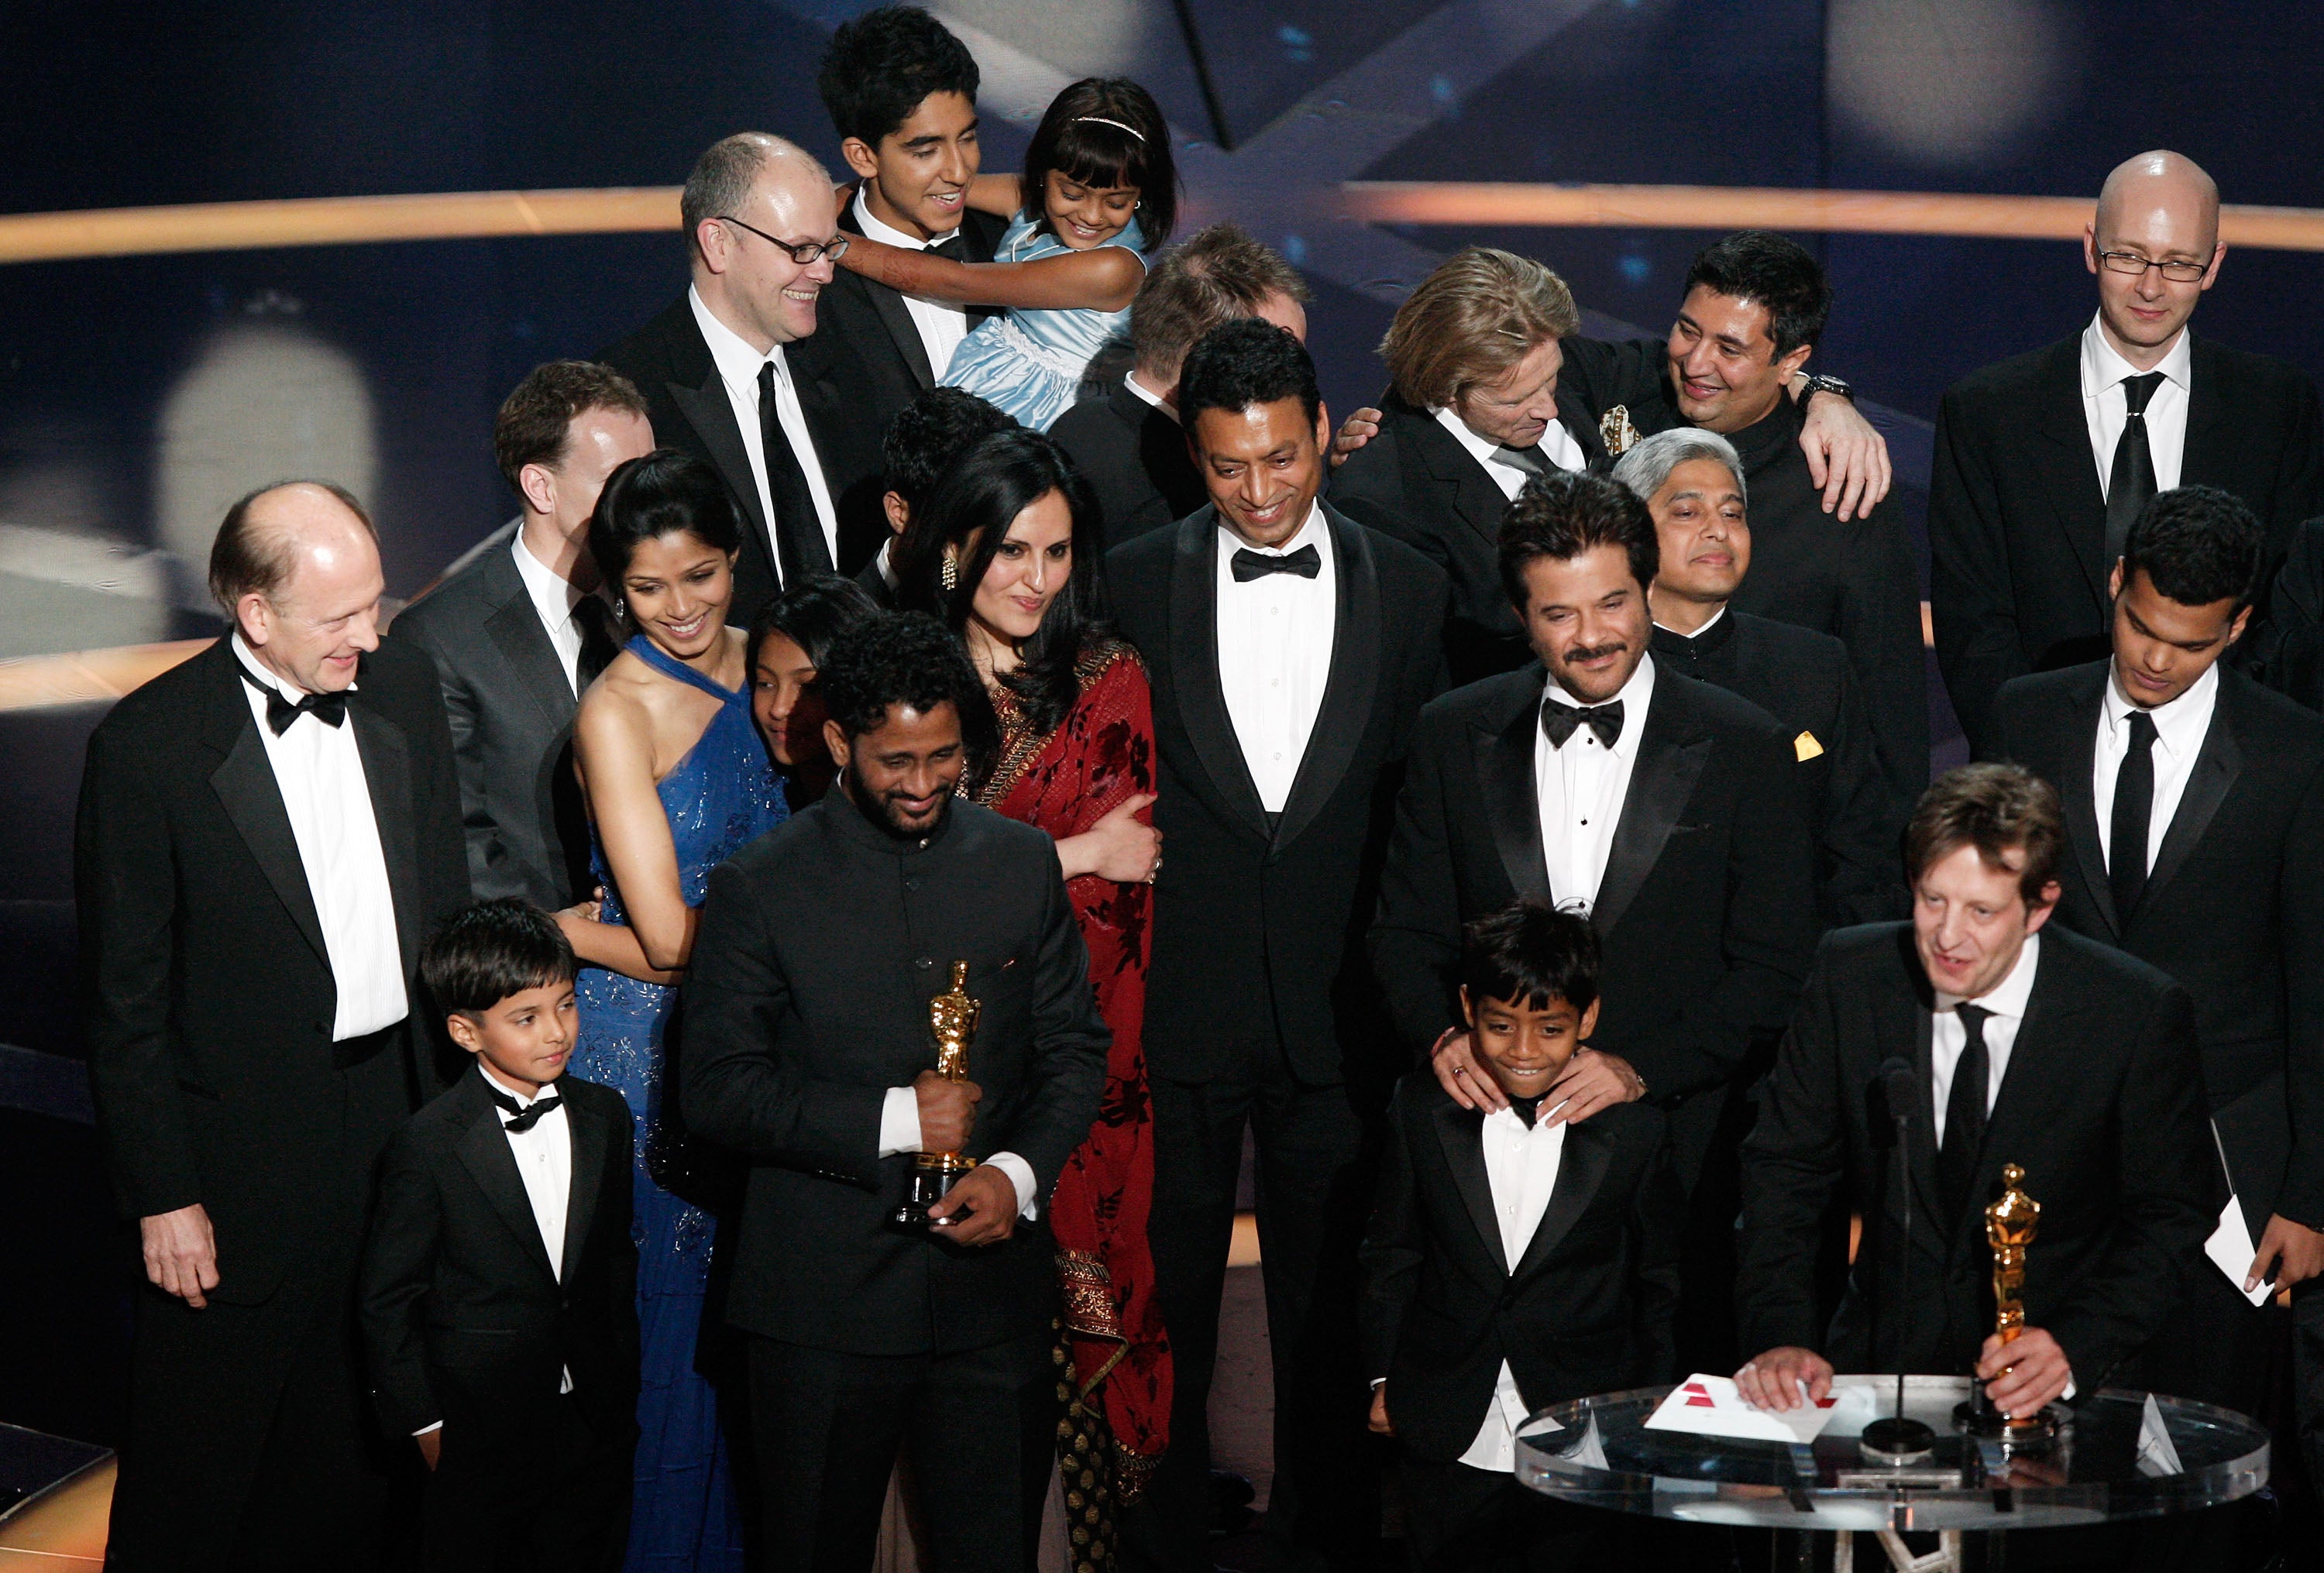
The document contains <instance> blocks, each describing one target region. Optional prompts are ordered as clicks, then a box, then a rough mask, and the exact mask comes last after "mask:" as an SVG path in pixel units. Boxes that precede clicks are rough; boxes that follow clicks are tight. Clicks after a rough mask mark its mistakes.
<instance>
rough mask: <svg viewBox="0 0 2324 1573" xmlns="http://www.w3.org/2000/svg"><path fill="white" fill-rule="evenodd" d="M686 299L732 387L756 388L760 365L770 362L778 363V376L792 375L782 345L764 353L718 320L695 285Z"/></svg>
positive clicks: (714, 360)
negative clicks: (753, 347) (785, 361)
mask: <svg viewBox="0 0 2324 1573" xmlns="http://www.w3.org/2000/svg"><path fill="white" fill-rule="evenodd" d="M686 300H687V305H689V306H691V307H693V308H694V326H695V327H698V328H700V329H701V330H702V342H703V343H704V344H705V345H709V346H710V359H711V362H712V363H714V364H715V365H716V366H717V368H718V374H719V376H721V377H723V378H724V379H725V381H726V382H727V384H728V386H730V387H735V388H753V389H755V388H756V387H757V386H758V383H759V368H760V367H761V366H763V365H765V364H766V363H768V362H769V361H772V362H774V363H775V375H776V376H778V377H788V376H789V375H790V368H789V367H788V365H786V364H785V363H784V361H783V346H782V345H776V346H775V347H774V348H773V349H770V350H769V351H768V352H767V353H766V354H760V353H759V352H758V351H756V350H754V349H752V347H751V346H750V345H748V344H747V343H745V342H744V341H743V338H742V335H741V334H739V333H736V332H735V331H734V330H733V328H731V327H727V326H726V325H725V324H724V323H723V322H721V321H719V320H718V314H717V313H716V312H715V311H713V310H711V309H710V307H709V305H708V303H707V302H705V300H704V299H702V291H701V290H697V289H696V288H695V287H694V286H693V285H691V284H688V285H687V287H686Z"/></svg>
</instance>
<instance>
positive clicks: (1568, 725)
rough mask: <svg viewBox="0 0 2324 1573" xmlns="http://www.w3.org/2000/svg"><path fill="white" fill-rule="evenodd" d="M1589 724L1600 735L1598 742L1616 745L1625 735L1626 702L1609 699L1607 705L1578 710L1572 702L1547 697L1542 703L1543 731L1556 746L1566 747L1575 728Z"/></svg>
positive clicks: (1559, 747) (1553, 746) (1551, 744)
mask: <svg viewBox="0 0 2324 1573" xmlns="http://www.w3.org/2000/svg"><path fill="white" fill-rule="evenodd" d="M1584 723H1587V724H1588V726H1589V728H1590V730H1591V731H1594V732H1596V733H1597V734H1598V741H1600V743H1603V744H1604V745H1605V746H1606V747H1608V748H1609V749H1610V748H1612V747H1613V746H1614V744H1615V743H1616V742H1617V741H1619V740H1620V738H1621V736H1622V702H1621V701H1620V700H1618V699H1609V700H1608V701H1607V702H1606V703H1605V704H1592V705H1589V706H1586V707H1584V708H1582V709H1579V710H1577V709H1575V708H1574V707H1573V706H1572V705H1571V704H1562V703H1560V702H1559V701H1557V700H1554V699H1551V698H1548V697H1546V696H1545V697H1544V698H1543V700H1542V702H1541V730H1542V731H1543V732H1545V734H1547V736H1548V738H1549V742H1550V746H1551V747H1552V748H1558V749H1562V748H1563V747H1564V746H1565V740H1566V739H1568V738H1570V737H1572V735H1573V729H1574V728H1575V727H1577V726H1581V725H1583V724H1584Z"/></svg>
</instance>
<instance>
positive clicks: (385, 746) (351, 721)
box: [347, 681, 427, 978]
mask: <svg viewBox="0 0 2324 1573" xmlns="http://www.w3.org/2000/svg"><path fill="white" fill-rule="evenodd" d="M347 724H348V725H350V726H352V727H354V728H355V751H356V753H357V754H358V755H360V756H361V757H362V759H363V768H364V787H365V788H366V789H367V790H368V791H369V792H370V794H371V816H372V822H373V823H374V824H375V825H376V826H377V827H378V831H379V850H380V851H381V853H382V854H383V856H384V858H385V859H386V862H387V885H388V888H389V889H390V890H391V891H392V892H393V893H394V897H395V934H396V948H397V949H398V950H399V951H400V952H401V954H402V958H403V975H404V976H405V977H407V978H409V977H410V976H412V975H413V974H414V973H415V972H416V971H417V970H418V969H419V966H420V941H421V939H422V937H423V934H424V933H425V930H426V926H427V925H426V924H424V923H423V922H422V921H421V917H420V915H421V913H422V912H423V911H424V910H425V906H424V904H423V902H422V899H421V895H420V888H419V886H420V842H419V836H418V831H417V824H418V820H419V815H418V814H415V813H414V812H413V811H412V805H411V753H410V750H409V749H408V748H407V747H405V745H404V741H403V729H402V728H401V727H399V726H397V725H396V724H395V723H394V722H392V721H390V720H388V719H387V718H386V717H385V716H383V715H382V714H380V713H378V712H377V711H375V710H374V709H373V708H372V707H371V705H370V704H368V703H366V702H365V700H364V695H363V691H362V688H361V686H360V681H358V686H357V688H356V690H355V693H353V694H350V695H348V696H347Z"/></svg>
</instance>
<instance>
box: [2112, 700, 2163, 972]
mask: <svg viewBox="0 0 2324 1573" xmlns="http://www.w3.org/2000/svg"><path fill="white" fill-rule="evenodd" d="M2153 814H2154V718H2153V716H2151V715H2149V714H2147V713H2146V712H2144V710H2134V711H2132V712H2131V713H2130V746H2129V747H2127V748H2126V749H2124V750H2123V751H2122V768H2121V769H2119V770H2117V771H2116V772H2115V777H2114V827H2113V830H2112V832H2110V833H2109V834H2108V836H2107V884H2109V885H2111V886H2113V887H2114V915H2115V921H2116V923H2117V924H2120V925H2121V926H2122V927H2123V928H2128V927H2129V926H2130V915H2131V914H2132V913H2134V912H2136V911H2137V910H2138V898H2139V897H2142V896H2144V895H2145V894H2146V838H2147V832H2148V829H2149V827H2150V826H2151V825H2152V823H2153Z"/></svg>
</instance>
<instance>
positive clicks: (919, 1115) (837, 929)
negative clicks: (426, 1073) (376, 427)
mask: <svg viewBox="0 0 2324 1573" xmlns="http://www.w3.org/2000/svg"><path fill="white" fill-rule="evenodd" d="M817 687H818V688H819V689H820V691H821V693H822V695H823V700H824V704H825V707H826V708H827V709H828V711H829V712H830V715H831V719H830V720H829V721H828V722H825V727H824V738H825V742H826V743H827V744H828V745H829V747H830V750H831V757H832V759H833V760H834V761H835V763H836V764H837V765H838V766H839V769H840V781H839V785H840V789H839V790H837V791H834V792H829V793H826V794H825V796H823V797H822V798H820V799H819V800H817V801H816V803H815V804H814V805H811V806H809V807H807V808H806V809H804V810H802V811H801V812H800V813H798V814H795V815H793V816H792V817H791V818H790V819H789V820H788V821H787V822H785V823H783V824H782V825H781V826H779V828H777V829H776V830H774V831H772V832H769V833H768V834H766V835H764V836H762V837H761V838H760V839H759V840H757V841H755V842H752V843H751V844H750V845H749V846H748V847H746V848H744V849H743V850H742V851H741V852H739V853H737V854H736V855H735V856H734V857H733V860H730V861H728V862H726V863H725V864H724V865H722V866H721V867H720V868H719V869H717V870H716V871H715V872H714V873H713V874H712V875H711V877H710V893H709V896H708V897H707V899H705V902H704V904H703V906H702V922H701V926H700V928H699V930H698V931H697V933H696V938H695V942H694V953H693V964H692V966H691V967H690V968H689V969H688V971H687V983H686V999H685V1011H686V1015H685V1021H686V1051H685V1057H684V1087H683V1090H682V1097H683V1099H684V1105H685V1110H686V1118H687V1124H688V1126H689V1127H690V1128H691V1129H692V1130H693V1131H694V1132H695V1134H696V1135H698V1136H702V1137H704V1138H705V1139H706V1140H709V1141H713V1142H716V1143H718V1144H719V1145H723V1146H726V1147H729V1148H731V1149H733V1151H735V1152H737V1153H739V1154H742V1155H743V1156H744V1157H746V1158H748V1159H749V1160H751V1162H752V1169H751V1177H750V1184H749V1190H748V1192H747V1194H746V1196H745V1199H744V1201H743V1206H742V1215H741V1221H740V1228H739V1230H738V1238H737V1241H736V1249H735V1251H734V1253H733V1256H731V1258H730V1264H731V1265H732V1267H733V1286H732V1289H731V1291H730V1294H729V1298H728V1302H727V1313H726V1314H727V1321H728V1323H729V1324H730V1325H731V1326H733V1327H735V1328H737V1329H740V1330H741V1331H742V1333H743V1334H744V1335H745V1338H746V1342H747V1343H748V1345H749V1352H750V1387H751V1421H752V1432H753V1434H754V1436H755V1438H756V1442H757V1453H758V1465H759V1492H760V1499H761V1506H762V1508H763V1511H764V1513H765V1525H764V1529H765V1537H766V1538H765V1541H764V1553H765V1556H766V1559H767V1560H766V1566H767V1567H769V1568H778V1569H785V1570H788V1569H800V1570H804V1569H807V1568H834V1567H854V1568H864V1567H869V1566H870V1565H871V1557H872V1548H873V1545H874V1542H875V1541H876V1538H877V1536H878V1532H879V1525H880V1510H881V1503H882V1502H883V1501H884V1500H885V1497H886V1493H887V1489H888V1477H889V1475H890V1471H891V1469H892V1468H893V1467H894V1464H895V1461H896V1455H897V1450H898V1448H899V1446H906V1447H909V1448H910V1449H911V1450H912V1455H913V1462H914V1465H915V1467H916V1474H917V1478H918V1495H919V1504H920V1508H921V1510H922V1512H923V1513H924V1514H925V1515H926V1519H927V1531H928V1537H929V1544H930V1547H931V1549H932V1550H933V1551H934V1553H935V1556H936V1562H937V1565H938V1566H940V1567H944V1568H974V1569H990V1570H991V1573H1004V1570H1007V1573H1013V1570H1015V1569H1018V1568H1022V1567H1024V1566H1027V1565H1028V1564H1029V1563H1030V1562H1031V1561H1032V1559H1033V1551H1032V1544H1033V1541H1032V1537H1033V1535H1034V1533H1035V1531H1036V1527H1037V1524H1038V1522H1039V1513H1040V1507H1041V1501H1042V1498H1043V1496H1044V1495H1045V1494H1046V1492H1047V1486H1048V1479H1049V1472H1050V1461H1051V1459H1052V1458H1053V1457H1054V1453H1053V1451H1052V1444H1053V1436H1052V1428H1053V1426H1054V1424H1055V1421H1056V1405H1055V1403H1052V1402H1051V1400H1050V1394H1051V1388H1052V1384H1053V1383H1054V1382H1055V1377H1054V1375H1052V1372H1051V1368H1050V1365H1049V1345H1050V1337H1051V1335H1050V1324H1051V1318H1052V1317H1053V1316H1054V1315H1055V1313H1056V1270H1055V1268H1054V1266H1053V1265H1052V1264H1051V1257H1052V1255H1053V1253H1054V1251H1055V1249H1056V1246H1055V1243H1054V1241H1053V1240H1052V1239H1051V1238H1050V1236H1049V1231H1048V1228H1047V1224H1046V1223H1045V1222H1044V1221H1043V1215H1044V1213H1045V1211H1046V1206H1045V1203H1046V1202H1047V1199H1048V1195H1049V1191H1050V1188H1051V1187H1052V1186H1054V1185H1055V1184H1056V1179H1057V1172H1058V1170H1059V1169H1060V1168H1061V1167H1062V1166H1063V1164H1065V1158H1066V1156H1067V1154H1070V1153H1071V1152H1072V1151H1073V1150H1074V1147H1076V1146H1077V1145H1080V1144H1081V1141H1082V1139H1083V1137H1084V1136H1087V1135H1088V1133H1089V1127H1090V1122H1091V1121H1092V1120H1093V1119H1095V1118H1097V1113H1098V1095H1099V1090H1100V1088H1101V1087H1102V1084H1103V1081H1104V1078H1105V1056H1106V1049H1107V1046H1108V1044H1109V1043H1110V1041H1111V1035H1110V1034H1109V1033H1108V1032H1107V1030H1106V1026H1105V1022H1104V1019H1103V1018H1102V1016H1099V1015H1098V1011H1097V1005H1096V1002H1095V1000H1094V999H1093V998H1092V996H1091V994H1090V988H1089V955H1088V952H1086V951H1085V950H1084V948H1083V945H1082V938H1081V931H1080V930H1079V929H1078V928H1077V927H1076V926H1075V924H1074V912H1073V907H1072V905H1071V904H1070V903H1069V902H1068V900H1067V899H1066V896H1065V881H1064V878H1063V876H1062V875H1061V874H1060V873H1059V872H1058V868H1057V855H1056V847H1055V845H1054V844H1053V843H1052V842H1050V840H1049V838H1048V836H1047V835H1046V834H1045V833H1043V832H1039V831H1037V830H1034V829H1031V828H1030V827H1028V826H1026V825H1022V824H1019V823H1016V822H1015V821H1013V820H1010V819H1006V818H1003V817H1002V816H1001V815H1000V814H995V813H993V812H991V810H990V809H986V808H981V807H979V806H978V805H976V804H974V803H973V802H971V801H970V800H968V799H966V798H964V797H958V796H954V787H955V786H956V785H957V784H958V782H959V780H960V775H961V770H962V768H963V766H964V762H965V761H966V759H967V758H968V757H969V754H970V752H971V750H973V748H975V747H977V746H978V745H979V744H980V743H981V742H982V741H986V738H985V737H981V736H980V734H981V733H982V734H989V732H990V729H991V712H990V710H989V708H988V707H987V702H986V700H985V696H984V689H983V686H982V684H981V683H980V681H979V680H978V678H977V676H976V673H975V670H974V669H973V667H970V665H969V663H968V658H967V657H966V656H965V655H964V654H963V653H962V651H961V648H960V645H959V643H958V641H956V640H955V639H953V637H952V636H951V635H950V634H948V633H946V632H945V630H944V629H943V628H942V627H941V626H939V625H938V624H937V623H936V621H935V620H934V619H932V618H929V617H926V616H922V615H918V614H914V613H899V612H890V613H886V614H883V615H881V616H880V617H878V618H875V619H873V620H872V621H870V622H868V623H866V624H864V625H862V627H859V628H856V629H853V630H850V631H849V632H847V633H846V634H844V635H843V636H842V637H841V638H840V639H839V640H838V642H837V643H836V644H835V646H834V648H833V649H832V651H831V654H830V657H829V658H828V659H827V661H826V662H825V666H824V667H823V668H822V670H821V672H820V673H819V675H818V677H817ZM956 961H965V962H967V963H968V977H967V981H966V984H965V987H966V989H967V992H968V994H969V995H970V996H971V997H972V998H974V999H976V1000H977V1001H978V1002H979V1004H980V1006H981V1010H980V1012H979V1015H978V1019H977V1021H976V1023H975V1026H974V1031H973V1038H972V1040H971V1042H970V1044H969V1048H968V1072H969V1076H968V1079H967V1080H965V1081H946V1080H945V1079H944V1078H942V1077H939V1076H938V1075H937V1074H936V1072H935V1071H934V1069H932V1062H933V1050H932V1048H931V1045H930V1010H929V1006H930V1001H931V1000H932V999H933V998H935V997H936V996H937V995H939V994H942V993H945V991H946V990H948V989H950V988H951V985H952V975H951V974H952V968H953V965H954V962H956ZM936 1152H959V1153H964V1154H967V1155H968V1156H969V1157H972V1158H973V1159H975V1160H977V1165H976V1167H974V1168H973V1169H971V1170H970V1171H969V1172H968V1173H967V1174H966V1175H965V1176H964V1178H962V1179H961V1180H959V1181H957V1182H955V1183H954V1185H953V1187H952V1189H951V1190H950V1191H948V1192H947V1193H946V1194H945V1198H944V1200H942V1201H941V1202H939V1203H938V1204H937V1205H936V1207H935V1208H934V1209H933V1210H932V1211H933V1214H934V1216H935V1217H936V1222H935V1223H934V1224H933V1225H932V1226H930V1227H928V1228H925V1229H915V1228H899V1227H896V1226H894V1225H893V1224H891V1222H890V1216H891V1215H892V1214H893V1213H894V1212H895V1210H896V1209H897V1207H898V1206H899V1204H900V1203H901V1202H902V1201H903V1200H905V1198H906V1196H907V1194H908V1185H909V1182H910V1177H911V1175H912V1172H913V1168H914V1158H915V1156H916V1155H917V1154H921V1153H936Z"/></svg>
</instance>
